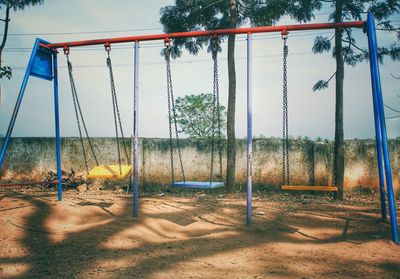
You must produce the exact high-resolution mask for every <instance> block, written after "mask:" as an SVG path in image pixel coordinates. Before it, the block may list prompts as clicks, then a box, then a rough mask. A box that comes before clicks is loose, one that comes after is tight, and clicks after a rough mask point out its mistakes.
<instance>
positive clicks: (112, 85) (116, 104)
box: [107, 51, 129, 164]
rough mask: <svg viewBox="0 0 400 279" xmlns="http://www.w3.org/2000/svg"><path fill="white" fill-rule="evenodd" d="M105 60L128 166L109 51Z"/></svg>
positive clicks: (126, 155)
mask: <svg viewBox="0 0 400 279" xmlns="http://www.w3.org/2000/svg"><path fill="white" fill-rule="evenodd" d="M107 58H108V59H107V66H109V72H110V81H111V87H112V92H114V100H115V108H116V111H117V117H118V124H119V131H120V133H121V140H122V147H123V148H124V153H125V157H126V162H127V163H128V164H129V153H128V148H127V144H126V140H125V136H124V129H123V128H122V121H121V114H120V110H119V105H118V97H117V90H116V88H115V82H114V72H113V69H112V63H111V56H110V52H109V51H108V57H107Z"/></svg>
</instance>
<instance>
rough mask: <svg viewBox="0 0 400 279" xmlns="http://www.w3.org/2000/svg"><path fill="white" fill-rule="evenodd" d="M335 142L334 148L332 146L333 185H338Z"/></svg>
mask: <svg viewBox="0 0 400 279" xmlns="http://www.w3.org/2000/svg"><path fill="white" fill-rule="evenodd" d="M335 151H336V150H335V142H333V148H332V154H333V155H332V160H333V164H332V186H337V185H336V152H335Z"/></svg>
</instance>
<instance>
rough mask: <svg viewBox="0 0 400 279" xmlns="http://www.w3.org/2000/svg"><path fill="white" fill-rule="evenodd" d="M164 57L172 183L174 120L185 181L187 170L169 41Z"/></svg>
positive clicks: (173, 173)
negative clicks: (184, 164) (179, 129)
mask: <svg viewBox="0 0 400 279" xmlns="http://www.w3.org/2000/svg"><path fill="white" fill-rule="evenodd" d="M164 57H165V65H166V70H167V94H168V118H169V121H168V123H169V140H170V153H171V181H172V184H173V183H174V182H175V172H174V150H173V137H172V122H174V128H175V141H176V147H177V149H178V157H179V163H180V167H181V172H182V179H183V181H184V182H185V181H186V178H185V171H184V168H183V161H182V154H181V149H180V143H179V133H178V124H177V121H176V110H175V97H174V90H173V87H172V74H171V46H170V45H169V42H168V43H166V46H165V50H164Z"/></svg>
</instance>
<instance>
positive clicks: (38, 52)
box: [0, 14, 399, 244]
mask: <svg viewBox="0 0 400 279" xmlns="http://www.w3.org/2000/svg"><path fill="white" fill-rule="evenodd" d="M345 28H364V30H365V31H366V33H367V36H368V47H369V61H370V73H371V85H372V86H371V87H372V100H373V109H374V120H375V137H376V150H377V160H378V171H379V188H380V202H381V213H382V218H383V219H386V218H387V212H386V198H387V201H388V205H389V214H390V223H391V232H392V240H393V241H394V242H395V243H397V244H399V237H398V226H397V219H396V208H395V199H394V191H393V182H392V174H391V166H390V159H389V149H388V141H387V132H386V123H385V112H384V106H383V97H382V88H381V80H380V72H379V63H378V55H377V49H378V46H377V38H376V27H375V21H374V18H373V16H372V14H368V18H367V21H355V22H341V23H315V24H298V25H285V26H261V27H252V28H237V29H222V30H211V31H193V32H179V33H170V34H156V35H140V36H129V37H120V38H105V39H97V40H86V41H74V42H60V43H50V42H47V41H45V40H42V39H39V38H37V39H36V41H35V44H34V46H33V49H32V53H31V57H30V60H29V63H28V66H27V69H26V72H25V76H24V79H23V82H22V85H21V89H20V91H19V95H18V98H17V101H16V105H15V108H14V111H13V114H12V116H11V120H10V123H9V126H8V130H7V133H6V136H5V138H4V141H3V145H2V149H1V153H0V169H1V167H2V165H3V162H4V158H5V154H6V151H7V147H8V144H9V142H10V138H11V135H12V131H13V128H14V125H15V121H16V118H17V115H18V111H19V108H20V106H21V103H22V99H23V96H24V93H25V89H26V86H27V83H28V80H29V77H30V76H34V77H38V78H41V79H44V80H48V81H52V82H53V89H54V109H55V110H54V116H55V137H56V162H57V176H58V187H57V190H58V200H59V201H61V200H62V182H61V141H60V127H59V102H58V66H57V54H58V52H57V49H64V52H65V55H66V56H67V65H68V73H69V78H70V84H71V92H72V97H73V101H74V108H75V116H76V122H77V126H78V130H79V133H80V142H81V147H82V151H83V153H84V154H85V155H83V156H84V160H85V167H86V171H87V172H88V173H89V176H91V177H94V178H100V177H112V178H123V177H126V176H127V175H129V173H130V174H131V175H130V177H131V179H133V216H135V217H136V216H138V215H139V198H138V194H139V189H138V186H139V177H138V170H139V164H138V143H139V137H138V136H139V135H138V107H139V102H138V95H139V44H140V42H142V41H154V40H163V41H164V46H165V47H166V49H165V52H164V53H165V61H166V68H167V93H168V111H169V131H170V144H171V172H172V174H171V181H172V183H171V184H172V186H175V187H185V188H215V187H222V186H223V183H222V182H219V181H216V180H219V179H222V167H221V165H222V164H221V152H219V157H220V159H219V163H220V173H219V175H218V176H215V175H214V170H213V162H214V152H215V150H214V148H215V144H216V145H217V146H218V147H220V127H218V128H217V131H213V133H212V134H213V138H212V140H211V145H212V146H211V149H212V150H211V170H210V179H209V181H205V182H199V181H186V179H185V175H184V170H183V163H182V155H181V153H180V147H179V135H178V132H177V123H176V112H175V100H174V94H173V88H172V78H171V67H170V51H169V49H170V48H169V47H170V43H171V40H173V39H175V38H182V37H200V36H201V37H205V36H208V37H210V38H211V39H212V38H218V37H220V36H227V35H231V34H246V35H247V195H246V205H247V206H246V225H248V226H249V225H250V224H251V218H252V142H253V141H252V139H253V135H252V127H253V123H252V34H255V33H273V32H281V34H282V36H283V38H285V37H286V38H287V35H288V33H289V32H296V31H304V30H321V29H336V30H337V29H339V30H340V29H345ZM127 42H133V43H134V61H133V62H134V63H133V64H134V65H133V67H134V76H133V78H134V88H133V103H134V109H133V116H132V117H133V152H132V158H131V163H130V164H129V163H128V164H127V165H123V164H122V159H121V155H120V153H121V150H120V143H121V145H122V147H123V151H124V153H125V156H126V157H127V158H126V159H128V156H127V152H126V145H125V144H124V135H123V130H122V124H121V118H120V113H119V108H118V101H117V95H116V89H115V83H114V76H113V71H112V64H111V58H110V50H111V45H113V44H118V43H127ZM284 43H285V41H284ZM89 45H104V46H105V49H106V51H107V60H106V64H107V67H108V69H109V75H110V88H111V96H112V102H113V113H114V124H115V131H116V139H117V152H118V164H114V165H99V164H98V161H97V159H96V156H95V152H94V149H93V146H92V144H91V142H90V137H89V134H88V132H87V127H86V123H85V122H84V118H83V113H82V109H81V107H80V104H79V98H78V94H77V91H76V86H75V82H74V77H73V74H72V72H73V67H72V64H71V62H70V60H69V51H70V49H72V48H75V47H80V46H89ZM287 54H288V50H287V46H286V47H285V46H284V88H283V89H284V90H283V102H284V111H283V114H284V125H283V129H284V131H283V139H282V140H283V151H282V155H283V160H282V161H283V184H289V159H288V158H289V144H288V113H287V76H286V74H285V73H286V71H287V69H286V62H287V61H286V59H287ZM213 61H214V86H213V88H214V90H213V91H214V94H213V111H214V113H215V114H216V115H214V117H218V114H219V110H218V106H219V93H218V68H217V66H218V64H217V55H216V53H214V52H213ZM285 104H286V109H285ZM285 117H286V118H285ZM217 123H219V121H218V122H217ZM81 124H82V126H81ZM118 126H119V127H118ZM82 127H83V130H84V132H85V136H86V140H87V142H88V145H89V149H90V151H91V153H92V157H93V160H94V161H95V163H96V167H95V168H94V169H92V170H89V165H88V161H87V155H86V149H85V147H84V143H83V141H84V140H83V136H82V131H81V129H82ZM173 129H174V130H175V146H174V140H173V135H172V134H173V133H172V130H173ZM174 148H175V149H177V150H178V157H179V163H180V167H181V173H182V181H179V182H177V181H175V173H174V156H173V155H174V154H173V153H174ZM127 161H128V160H127ZM132 166H133V171H131V170H132ZM385 185H386V188H385ZM283 186H286V187H289V186H290V185H283ZM290 187H300V188H296V190H298V189H300V190H301V187H309V188H311V187H314V188H312V190H317V189H318V186H290ZM320 187H330V188H329V191H331V190H334V187H335V186H320ZM309 188H307V189H304V190H309ZM321 190H327V189H321Z"/></svg>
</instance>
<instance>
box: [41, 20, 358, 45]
mask: <svg viewBox="0 0 400 279" xmlns="http://www.w3.org/2000/svg"><path fill="white" fill-rule="evenodd" d="M364 24H365V21H351V22H340V23H310V24H297V25H281V26H260V27H250V28H236V29H220V30H210V31H191V32H177V33H170V34H154V35H139V36H129V37H119V38H106V39H97V40H85V41H75V42H63V43H55V44H48V45H45V44H40V46H42V47H47V48H51V49H57V48H63V47H78V46H91V45H103V44H106V43H109V44H117V43H127V42H140V41H153V40H165V39H172V38H182V37H201V36H215V35H231V34H247V33H271V32H282V31H302V30H318V29H336V28H351V27H354V28H361V27H363V26H364Z"/></svg>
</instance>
